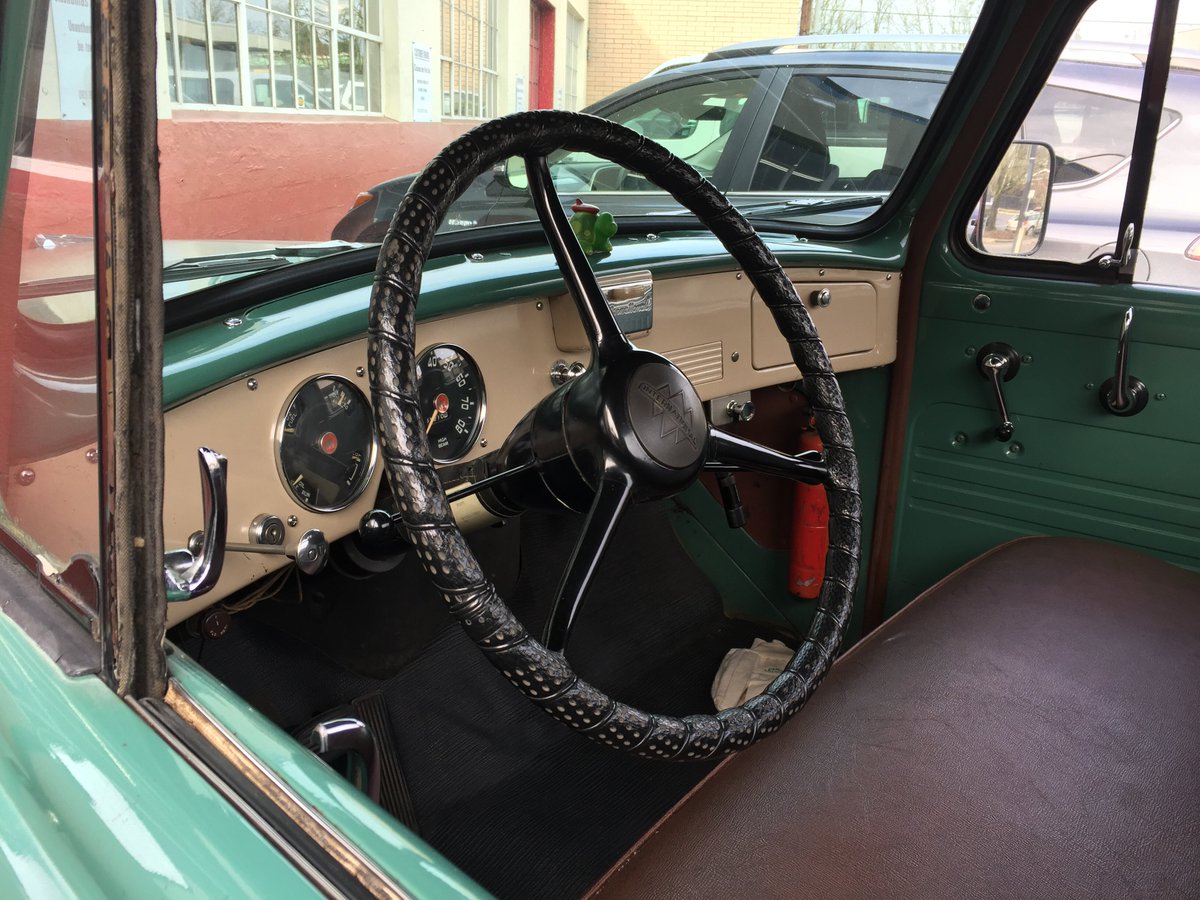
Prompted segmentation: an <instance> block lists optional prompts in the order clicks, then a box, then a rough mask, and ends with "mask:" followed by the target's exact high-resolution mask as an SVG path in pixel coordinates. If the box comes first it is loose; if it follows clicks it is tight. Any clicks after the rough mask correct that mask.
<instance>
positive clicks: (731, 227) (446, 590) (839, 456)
mask: <svg viewBox="0 0 1200 900" xmlns="http://www.w3.org/2000/svg"><path fill="white" fill-rule="evenodd" d="M559 148H564V149H568V150H582V151H585V152H588V153H592V154H595V155H597V156H602V157H606V158H608V159H610V160H612V161H613V162H616V163H618V164H620V165H622V166H624V167H625V168H627V169H632V170H634V171H636V172H640V173H642V174H643V175H645V176H646V177H648V178H649V179H651V180H652V181H653V182H655V183H656V184H658V185H659V186H660V187H662V188H664V189H665V190H667V191H669V192H670V193H671V194H672V195H674V197H675V198H676V199H677V200H678V201H679V202H680V203H681V204H683V205H684V206H686V207H687V208H688V209H690V210H691V211H692V212H693V213H694V214H695V215H696V216H697V217H698V218H699V220H700V221H701V223H703V224H704V225H705V226H707V227H708V228H709V229H710V230H711V231H712V232H713V234H714V235H715V236H716V237H717V238H718V239H719V240H720V241H721V243H722V244H724V245H725V247H726V248H727V249H728V251H729V252H730V254H731V255H732V256H733V258H734V259H735V260H736V261H737V262H738V264H739V265H740V266H741V267H742V269H743V270H744V271H745V272H746V274H747V276H748V277H749V278H750V281H751V283H752V284H753V285H754V287H755V288H756V289H757V291H758V293H759V295H760V296H761V297H762V298H763V299H764V301H765V302H766V303H767V306H768V307H769V308H770V309H771V311H772V313H773V315H774V317H775V322H776V324H777V325H778V327H779V330H780V332H781V333H782V334H783V336H784V337H785V338H786V339H787V341H788V345H789V347H790V348H791V351H792V357H793V359H794V360H795V362H796V365H797V366H798V367H799V369H800V372H801V373H802V374H803V376H804V380H803V385H802V390H803V391H804V393H805V395H806V396H807V397H808V400H809V403H810V405H811V407H812V411H813V414H814V418H815V421H816V427H817V432H818V433H819V434H820V436H821V440H822V442H823V443H824V446H825V458H826V462H827V464H828V466H829V471H830V478H829V481H828V482H827V483H826V494H827V497H828V504H829V553H828V556H827V558H826V567H825V581H824V583H823V584H822V586H821V595H820V598H819V600H818V603H817V610H816V614H815V618H814V619H813V622H812V626H811V628H810V629H809V633H808V635H807V637H806V638H805V639H804V641H803V642H802V643H801V644H800V646H799V648H798V649H797V650H796V653H795V655H794V656H793V657H792V659H791V661H790V662H789V663H788V665H787V667H786V669H785V671H784V672H783V673H782V674H781V675H780V676H779V677H778V678H776V679H775V681H773V682H772V683H771V685H770V686H769V687H767V689H766V690H765V691H764V692H763V693H762V694H761V695H759V696H758V697H755V698H754V699H752V700H750V701H748V702H747V703H745V704H744V705H743V706H740V707H737V708H735V709H729V710H725V711H724V712H721V713H718V714H716V715H711V714H701V715H694V716H687V717H685V718H678V717H675V716H665V715H653V714H650V713H646V712H642V711H641V710H638V709H634V708H633V707H631V706H628V705H626V704H624V703H621V702H619V701H616V700H613V699H612V698H610V697H608V696H607V695H606V694H604V693H603V692H602V691H600V690H598V689H597V688H595V687H593V686H592V685H590V684H588V683H586V682H585V681H583V680H582V679H580V678H579V677H578V676H577V675H576V674H575V673H574V672H573V671H572V669H571V667H570V665H569V664H568V662H567V660H566V659H565V657H563V656H562V655H561V654H557V653H552V652H550V651H549V650H547V649H546V648H545V647H543V646H542V645H541V644H540V643H538V641H537V640H536V639H534V637H533V636H532V635H531V634H530V633H529V632H528V631H526V629H525V627H524V626H523V625H522V624H521V623H520V622H519V621H518V620H517V618H516V617H515V616H514V615H513V614H512V612H511V611H510V610H509V608H508V606H507V605H506V604H505V603H504V601H503V600H501V599H500V597H499V596H498V595H497V593H496V588H495V586H494V585H493V584H492V583H491V582H490V581H488V580H487V578H486V577H485V576H484V573H483V571H482V569H481V567H480V565H479V563H478V561H477V560H476V559H475V556H474V554H473V553H472V552H471V550H470V548H469V547H468V545H467V542H466V540H465V539H464V537H463V535H462V533H461V532H460V531H459V529H458V526H457V525H456V524H455V522H454V517H453V515H452V514H451V512H450V507H449V504H448V503H447V501H446V495H445V492H444V491H443V489H442V486H441V482H440V481H439V479H438V476H437V472H436V470H435V468H434V465H433V462H432V460H431V458H430V455H429V445H428V442H427V440H426V436H425V428H424V426H425V422H424V421H423V418H424V416H423V414H422V410H421V409H420V408H419V405H418V401H417V374H416V349H415V345H414V331H415V311H416V306H417V297H418V296H419V294H420V287H421V273H422V270H423V268H424V265H425V262H426V260H427V259H428V257H429V252H430V247H431V246H432V243H433V236H434V233H435V232H436V231H437V229H438V227H439V225H440V223H441V222H442V220H443V218H444V217H445V214H446V211H447V209H448V208H449V207H450V205H451V204H452V203H453V202H454V201H455V200H456V199H457V198H458V197H459V196H460V195H461V194H462V192H463V191H464V190H465V189H466V188H467V186H468V185H469V184H470V183H471V181H473V180H474V179H475V178H476V177H477V176H478V175H480V174H482V173H483V172H485V171H488V170H489V169H490V168H491V167H492V166H493V165H494V164H496V163H497V162H500V161H502V160H505V159H507V158H508V157H510V156H520V155H524V154H527V153H540V154H547V153H549V152H551V151H552V150H556V149H559ZM368 338H369V339H368V350H367V352H368V362H369V367H370V380H371V396H372V399H373V402H374V407H375V418H376V423H377V427H378V431H379V434H380V441H381V444H382V453H383V458H384V461H385V463H386V465H387V470H388V475H389V478H390V480H391V483H392V488H393V491H394V493H395V495H396V502H397V504H398V505H399V511H400V515H401V518H402V519H403V521H404V524H405V529H406V532H407V535H408V538H409V540H410V541H411V543H412V544H413V546H414V548H415V549H416V552H417V555H418V557H419V559H420V560H421V563H422V565H423V566H424V568H425V571H426V572H427V573H428V574H429V577H430V578H431V579H432V580H433V582H434V584H435V585H436V586H437V588H438V589H439V590H440V591H441V592H442V594H443V596H444V597H445V599H446V601H447V603H448V605H449V609H450V612H451V613H452V614H453V615H454V617H455V618H456V619H458V621H459V622H460V623H461V624H462V626H463V627H464V628H465V629H466V631H467V634H469V635H470V636H471V638H472V639H473V640H474V641H475V642H476V643H477V644H478V645H479V646H480V647H481V648H482V649H483V651H484V653H485V654H486V655H487V656H488V658H489V659H491V661H492V663H493V664H495V666H496V667H497V668H498V669H499V670H500V671H501V672H502V673H503V674H504V676H505V677H506V678H507V679H508V680H509V681H510V682H511V683H512V684H513V685H514V686H516V687H517V688H518V689H519V690H520V691H521V692H522V693H524V694H525V695H526V696H527V697H528V698H529V699H531V700H532V701H534V702H535V703H537V704H538V705H539V706H541V707H542V708H543V709H545V710H546V711H547V712H548V713H550V714H551V715H552V716H554V717H555V718H556V719H559V720H560V721H562V722H564V723H566V724H567V725H570V726H571V727H572V728H574V729H576V730H577V731H580V732H582V733H584V734H586V735H588V736H589V737H591V738H593V739H595V740H598V741H601V742H602V743H605V744H608V745H609V746H612V747H616V748H619V749H622V750H628V751H631V752H633V753H637V754H639V755H641V756H645V757H650V758H655V759H664V758H665V759H691V760H697V759H709V758H712V757H715V756H721V755H725V754H729V753H732V752H735V751H737V750H741V749H743V748H745V747H748V746H749V745H750V744H752V743H754V742H755V741H756V740H758V739H759V738H761V737H763V736H764V735H767V734H770V733H771V732H773V731H776V730H778V729H779V727H780V726H781V725H782V724H783V723H784V722H785V721H787V719H788V718H790V717H791V716H792V715H794V714H795V713H796V712H797V711H798V710H799V709H800V707H802V706H803V705H804V703H805V702H806V701H807V700H808V698H809V697H810V696H811V695H812V693H813V690H814V689H815V688H816V686H817V685H818V684H819V683H820V681H821V679H822V678H823V677H824V676H825V673H826V672H827V671H828V669H829V666H830V664H831V663H832V662H833V658H834V655H835V654H836V653H837V650H838V647H839V646H840V644H841V641H842V636H843V634H844V633H845V629H846V623H847V622H848V621H849V619H850V613H851V610H852V606H853V598H854V586H855V583H856V581H857V578H858V561H859V556H860V551H861V547H860V540H861V520H862V502H861V499H860V497H859V492H858V467H857V464H856V461H855V458H854V452H853V449H852V442H853V439H852V435H851V430H850V422H849V420H848V419H847V417H846V414H845V411H844V405H843V402H842V395H841V390H840V388H839V387H838V383H837V380H836V378H835V377H834V374H833V369H832V367H831V365H830V363H829V357H828V356H827V355H826V353H825V349H824V347H823V346H822V344H821V340H820V338H819V337H818V336H817V333H816V329H815V328H814V327H813V323H812V320H811V318H810V317H809V315H808V312H807V310H806V309H805V308H804V305H803V303H801V301H800V299H799V298H798V297H797V295H796V291H795V288H794V287H793V286H792V283H791V280H790V279H789V278H788V277H787V275H786V274H785V273H784V271H783V268H782V267H781V266H780V264H779V262H778V260H776V259H775V257H774V255H773V254H772V253H771V252H770V251H769V250H768V249H767V248H766V246H765V245H764V244H763V242H762V241H761V239H760V238H759V237H758V235H757V234H756V233H755V231H754V229H753V228H752V227H751V226H750V224H749V223H748V222H747V221H746V220H745V219H744V218H742V216H741V214H740V213H738V212H737V210H735V209H734V208H733V207H732V206H731V205H730V204H729V202H728V201H727V200H726V199H725V197H724V196H723V195H722V194H721V193H720V192H719V191H718V190H717V189H716V188H714V187H713V186H712V184H710V183H709V182H708V181H707V180H705V179H704V178H703V177H702V176H701V175H700V174H699V173H697V172H696V171H695V169H693V168H692V167H691V166H689V165H688V164H687V163H685V162H684V161H683V160H681V159H679V158H678V157H676V156H675V155H673V154H672V153H670V152H669V151H668V150H666V149H665V148H663V147H662V146H661V145H659V144H657V143H655V142H654V141H652V140H649V139H647V138H644V137H643V136H641V135H639V134H637V133H636V132H633V131H631V130H629V129H627V128H624V127H623V126H620V125H617V124H616V123H614V122H610V121H608V120H607V119H601V118H597V117H595V116H586V115H580V114H578V113H568V112H562V111H558V110H549V111H536V112H525V113H516V114H514V115H510V116H505V117H504V118H501V119H495V120H493V121H491V122H488V123H485V124H484V125H481V126H479V127H478V128H475V129H473V130H472V131H469V132H467V133H466V134H464V135H463V136H462V137H460V138H458V139H457V140H456V141H454V142H453V143H452V144H450V145H449V146H447V147H446V148H445V149H444V150H443V151H442V152H441V153H440V154H439V155H438V156H436V157H434V159H433V160H432V161H431V162H430V163H429V165H428V166H426V167H425V169H424V171H422V172H421V174H420V175H419V176H418V177H417V179H416V180H415V181H414V182H413V184H412V186H411V187H410V188H409V191H408V194H407V195H406V196H405V197H404V199H403V201H402V202H401V203H400V207H399V209H398V210H397V211H396V215H395V217H394V218H393V219H392V223H391V226H390V227H389V229H388V232H387V235H386V237H385V238H384V241H383V246H382V247H381V249H380V255H379V264H378V266H377V268H376V271H375V283H374V287H373V291H372V296H371V312H370V325H369V331H368Z"/></svg>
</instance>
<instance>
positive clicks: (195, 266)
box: [163, 241, 367, 282]
mask: <svg viewBox="0 0 1200 900" xmlns="http://www.w3.org/2000/svg"><path fill="white" fill-rule="evenodd" d="M365 246H367V245H366V244H357V243H350V242H349V241H328V242H326V243H323V244H312V245H307V246H296V247H274V248H272V249H265V250H252V251H249V252H244V253H224V254H218V255H217V256H190V257H188V258H186V259H181V260H178V261H177V262H173V263H170V264H169V265H166V266H163V281H164V282H171V281H190V280H191V279H194V278H203V277H206V276H214V275H240V274H245V273H249V272H260V271H263V270H265V269H277V268H279V267H280V266H289V265H291V264H292V263H293V262H295V261H296V260H300V259H320V258H322V257H325V256H332V255H333V254H335V253H344V252H346V251H347V250H357V249H359V248H361V247H365Z"/></svg>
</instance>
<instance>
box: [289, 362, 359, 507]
mask: <svg viewBox="0 0 1200 900" xmlns="http://www.w3.org/2000/svg"><path fill="white" fill-rule="evenodd" d="M278 447H279V456H278V463H279V474H280V476H281V477H282V478H283V483H284V484H285V485H287V489H288V491H289V492H291V495H292V496H293V497H295V498H296V500H297V501H298V502H299V503H300V504H302V505H303V506H306V507H307V508H309V509H312V510H316V511H317V512H333V511H334V510H338V509H344V508H345V507H347V506H349V505H350V503H351V502H353V500H354V499H355V498H356V497H357V496H358V495H359V494H361V493H362V492H363V489H364V488H366V486H367V483H368V482H369V481H370V480H371V473H372V472H373V471H374V469H375V425H374V422H373V420H372V418H371V405H370V404H369V403H368V402H367V398H366V397H364V396H363V393H362V391H360V390H359V389H358V388H357V387H355V386H354V385H353V384H351V383H350V382H349V381H347V380H346V379H344V378H339V377H338V376H336V375H322V376H320V377H319V378H313V379H311V380H309V381H306V382H305V383H304V384H302V385H300V387H299V388H297V389H296V391H295V393H293V394H292V397H291V399H290V400H288V404H287V406H286V407H285V408H284V411H283V418H282V419H280V421H279V434H278Z"/></svg>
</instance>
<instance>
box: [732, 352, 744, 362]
mask: <svg viewBox="0 0 1200 900" xmlns="http://www.w3.org/2000/svg"><path fill="white" fill-rule="evenodd" d="M741 358H742V354H741V353H739V352H738V351H737V350H734V351H733V352H732V353H730V354H729V361H730V362H737V361H738V360H739V359H741Z"/></svg>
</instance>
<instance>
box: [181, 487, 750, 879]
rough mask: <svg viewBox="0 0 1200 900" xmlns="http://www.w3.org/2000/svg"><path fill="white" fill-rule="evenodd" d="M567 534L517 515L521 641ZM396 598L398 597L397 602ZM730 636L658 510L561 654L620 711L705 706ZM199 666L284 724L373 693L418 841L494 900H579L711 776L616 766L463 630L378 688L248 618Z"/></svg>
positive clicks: (604, 580) (606, 570)
mask: <svg viewBox="0 0 1200 900" xmlns="http://www.w3.org/2000/svg"><path fill="white" fill-rule="evenodd" d="M577 528H578V519H575V518H571V519H562V518H550V517H533V516H527V517H526V520H525V521H524V523H523V525H522V539H521V576H520V578H519V580H518V583H517V585H516V587H515V589H514V591H513V597H512V598H511V602H512V605H513V607H514V609H515V610H516V611H517V612H518V614H519V615H522V616H525V617H527V618H526V621H527V625H528V627H529V628H530V629H531V630H534V631H536V630H539V629H540V627H541V625H542V619H543V618H544V616H545V614H546V610H547V609H548V608H549V603H550V592H552V591H553V589H554V587H555V586H556V585H557V581H558V577H559V574H560V573H561V570H562V566H563V565H564V564H565V561H566V559H567V555H568V553H569V550H570V547H571V545H572V542H573V539H574V534H575V533H576V531H577ZM406 593H408V592H407V591H405V590H403V589H402V587H398V588H397V596H398V598H402V597H403V596H404V595H405V594H406ZM397 602H402V600H401V599H398V601H397ZM272 619H273V620H274V619H277V617H276V616H274V615H273V616H272ZM359 627H361V628H365V629H370V628H372V627H373V623H372V622H370V621H363V622H361V623H359ZM729 633H730V626H729V624H728V623H727V621H726V620H725V619H724V618H723V616H722V614H721V605H720V600H719V597H718V596H717V594H716V592H715V590H714V589H713V588H712V587H711V585H709V583H708V582H707V581H706V580H705V579H704V578H703V576H702V575H701V574H700V573H699V571H698V570H697V569H696V568H695V566H694V565H693V564H692V563H691V560H690V559H689V558H688V557H687V555H686V554H685V553H684V552H683V550H682V548H681V547H679V545H678V543H677V541H676V539H675V537H674V534H673V532H672V531H671V530H670V527H669V525H668V524H667V520H666V516H665V511H664V510H663V509H662V505H661V504H656V505H653V506H650V507H647V508H640V507H639V508H635V509H633V510H631V511H630V512H629V514H628V515H627V518H626V520H625V521H624V522H622V525H621V527H620V529H619V530H618V532H617V534H616V536H615V539H614V544H613V546H612V548H611V549H610V552H609V554H608V556H607V557H606V559H605V562H604V565H603V566H602V568H601V571H600V573H599V576H598V578H597V581H596V584H595V586H594V588H593V590H592V591H591V593H590V595H589V597H588V598H587V601H586V605H585V607H584V609H583V611H582V612H581V614H580V618H579V621H578V625H577V628H576V631H575V634H574V635H573V637H572V640H571V644H570V646H569V648H568V655H569V658H570V659H571V660H572V662H573V663H574V664H575V665H576V667H577V670H578V671H579V672H580V674H581V675H583V677H585V678H588V679H589V680H592V681H593V682H594V683H595V684H597V685H598V686H600V687H602V688H603V689H605V690H606V691H609V692H610V693H611V694H613V695H614V696H617V697H619V698H621V699H622V700H625V701H627V702H631V703H637V704H640V705H642V706H643V707H645V708H648V709H650V710H653V711H663V712H673V713H690V712H700V711H708V710H711V708H712V701H711V699H710V698H709V688H710V686H711V682H712V677H713V674H714V673H715V671H716V668H717V666H718V665H719V662H720V659H721V657H722V655H723V654H724V652H725V651H726V649H728V647H729V646H730V641H729ZM400 639H401V636H397V640H400ZM340 644H341V645H342V646H345V645H347V642H346V641H341V642H340ZM193 649H195V647H194V645H193ZM405 655H407V654H405ZM200 660H201V662H202V663H203V664H204V665H205V666H207V667H208V668H209V669H210V670H211V671H213V672H214V674H216V675H217V677H219V678H221V679H222V680H224V681H225V682H226V683H227V684H228V685H229V686H230V687H231V688H232V689H233V690H235V691H237V692H238V693H240V694H241V695H242V696H243V697H245V698H246V699H247V700H248V701H249V702H251V703H253V704H255V705H256V706H257V707H258V708H259V709H261V710H262V711H263V712H264V713H266V714H267V715H269V716H271V717H272V718H273V719H275V721H277V722H278V723H279V724H281V725H283V726H284V727H287V726H288V725H289V724H293V723H298V722H301V721H304V720H305V719H307V718H309V717H311V716H312V715H314V714H315V713H317V712H319V711H320V710H322V709H326V708H330V707H332V706H334V705H336V704H338V703H344V702H346V701H347V700H348V699H349V698H352V697H358V696H361V695H363V694H366V693H369V692H371V691H379V692H380V694H381V695H382V697H383V698H384V700H385V701H386V704H387V708H388V711H389V713H390V716H391V723H392V732H393V735H394V738H395V743H396V756H397V758H398V759H399V760H400V761H401V762H402V764H403V767H404V772H405V775H406V776H407V779H408V785H409V788H410V791H411V794H412V799H413V804H414V807H415V809H416V812H417V816H418V817H419V820H420V823H421V834H422V837H424V838H425V839H426V840H428V841H429V842H430V843H431V844H432V845H433V846H434V847H436V848H437V849H438V850H440V851H441V852H442V853H443V854H445V855H446V856H447V857H449V858H450V859H451V860H452V861H453V862H455V863H456V864H457V865H459V866H460V867H462V868H463V869H464V870H465V871H466V872H468V873H469V874H470V875H471V876H472V877H474V878H475V879H477V880H478V881H479V882H480V884H482V885H483V886H484V887H485V888H487V889H488V890H490V891H492V892H494V893H495V894H497V895H498V896H500V897H505V898H507V897H512V898H542V897H554V898H559V897H571V896H578V895H580V894H581V893H583V892H584V891H585V890H586V889H587V888H588V886H589V885H591V884H592V883H593V882H594V881H595V880H596V879H597V878H598V877H599V876H600V875H601V874H603V872H604V871H605V869H606V868H607V867H608V866H609V865H610V864H611V863H612V862H613V861H615V860H616V859H617V858H618V857H619V856H620V854H621V853H623V852H624V851H625V850H626V849H627V848H628V847H629V846H630V845H631V844H632V843H633V842H634V841H635V840H637V838H638V837H640V836H641V835H642V833H643V832H644V831H645V830H646V829H647V828H649V827H650V826H651V825H652V824H653V823H654V822H655V820H656V819H657V818H658V817H659V816H660V815H662V814H663V813H664V812H665V811H666V810H667V809H669V808H670V806H671V805H672V804H673V803H674V802H675V801H676V800H678V799H679V798H680V797H681V796H682V795H683V794H684V793H685V792H686V791H687V790H688V789H690V788H691V787H692V786H693V785H694V784H695V783H696V781H698V780H699V779H700V778H701V777H702V776H703V775H704V774H705V772H707V771H708V769H709V766H708V765H703V764H689V763H661V762H651V761H649V760H642V759H639V758H636V757H632V756H627V755H623V754H620V753H617V752H614V751H613V750H611V749H609V748H607V747H604V746H601V745H598V744H594V743H592V742H591V741H589V740H588V739H586V738H584V737H583V736H581V735H579V734H576V733H574V732H573V731H571V730H570V729H568V728H566V727H565V726H563V725H560V724H559V723H558V722H555V721H554V720H552V719H551V718H550V717H549V716H547V715H546V714H545V713H543V712H542V711H541V710H539V709H537V708H536V707H535V706H533V705H532V704H531V703H529V702H528V701H527V700H526V699H525V698H524V697H523V696H522V695H521V694H520V693H519V692H517V690H516V689H515V688H513V687H512V686H511V685H509V684H508V682H506V681H505V680H504V679H503V677H501V676H500V675H499V673H498V672H496V671H495V670H494V669H493V667H492V666H491V665H490V664H489V663H488V662H487V660H486V659H485V658H484V657H483V655H482V653H481V652H480V651H479V649H478V648H477V647H475V645H474V644H473V643H471V641H470V640H469V639H468V638H467V637H466V636H465V635H464V634H463V632H462V631H461V630H460V629H459V628H458V627H457V626H452V627H448V628H446V629H443V630H442V631H440V632H439V633H438V634H437V635H436V637H435V638H434V639H433V640H432V641H431V642H429V643H427V644H424V645H423V648H422V651H421V652H420V653H419V655H416V656H415V657H412V658H411V661H409V662H408V663H407V664H406V665H404V666H403V667H402V668H401V669H400V670H399V671H398V672H397V673H396V674H395V675H393V676H391V677H389V678H386V679H373V678H369V677H367V676H364V675H360V674H356V673H354V672H352V671H350V670H348V669H347V668H346V667H345V666H343V665H341V664H340V663H339V662H337V661H335V660H332V659H330V658H329V657H328V656H327V655H326V654H325V653H323V652H322V651H321V649H320V647H319V646H313V645H311V644H308V643H307V642H305V641H303V640H301V639H300V638H299V637H298V636H296V635H294V634H293V635H289V634H285V633H283V632H281V631H280V630H279V629H278V628H277V627H275V622H274V621H273V622H272V623H271V624H268V623H267V622H265V621H263V620H262V619H261V617H256V615H255V612H254V611H251V612H249V613H245V614H242V615H239V616H235V617H234V627H233V628H232V629H231V633H230V635H229V636H228V637H227V638H225V639H223V640H221V641H217V642H210V643H209V644H208V646H206V647H204V649H203V653H202V655H201V657H200Z"/></svg>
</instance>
